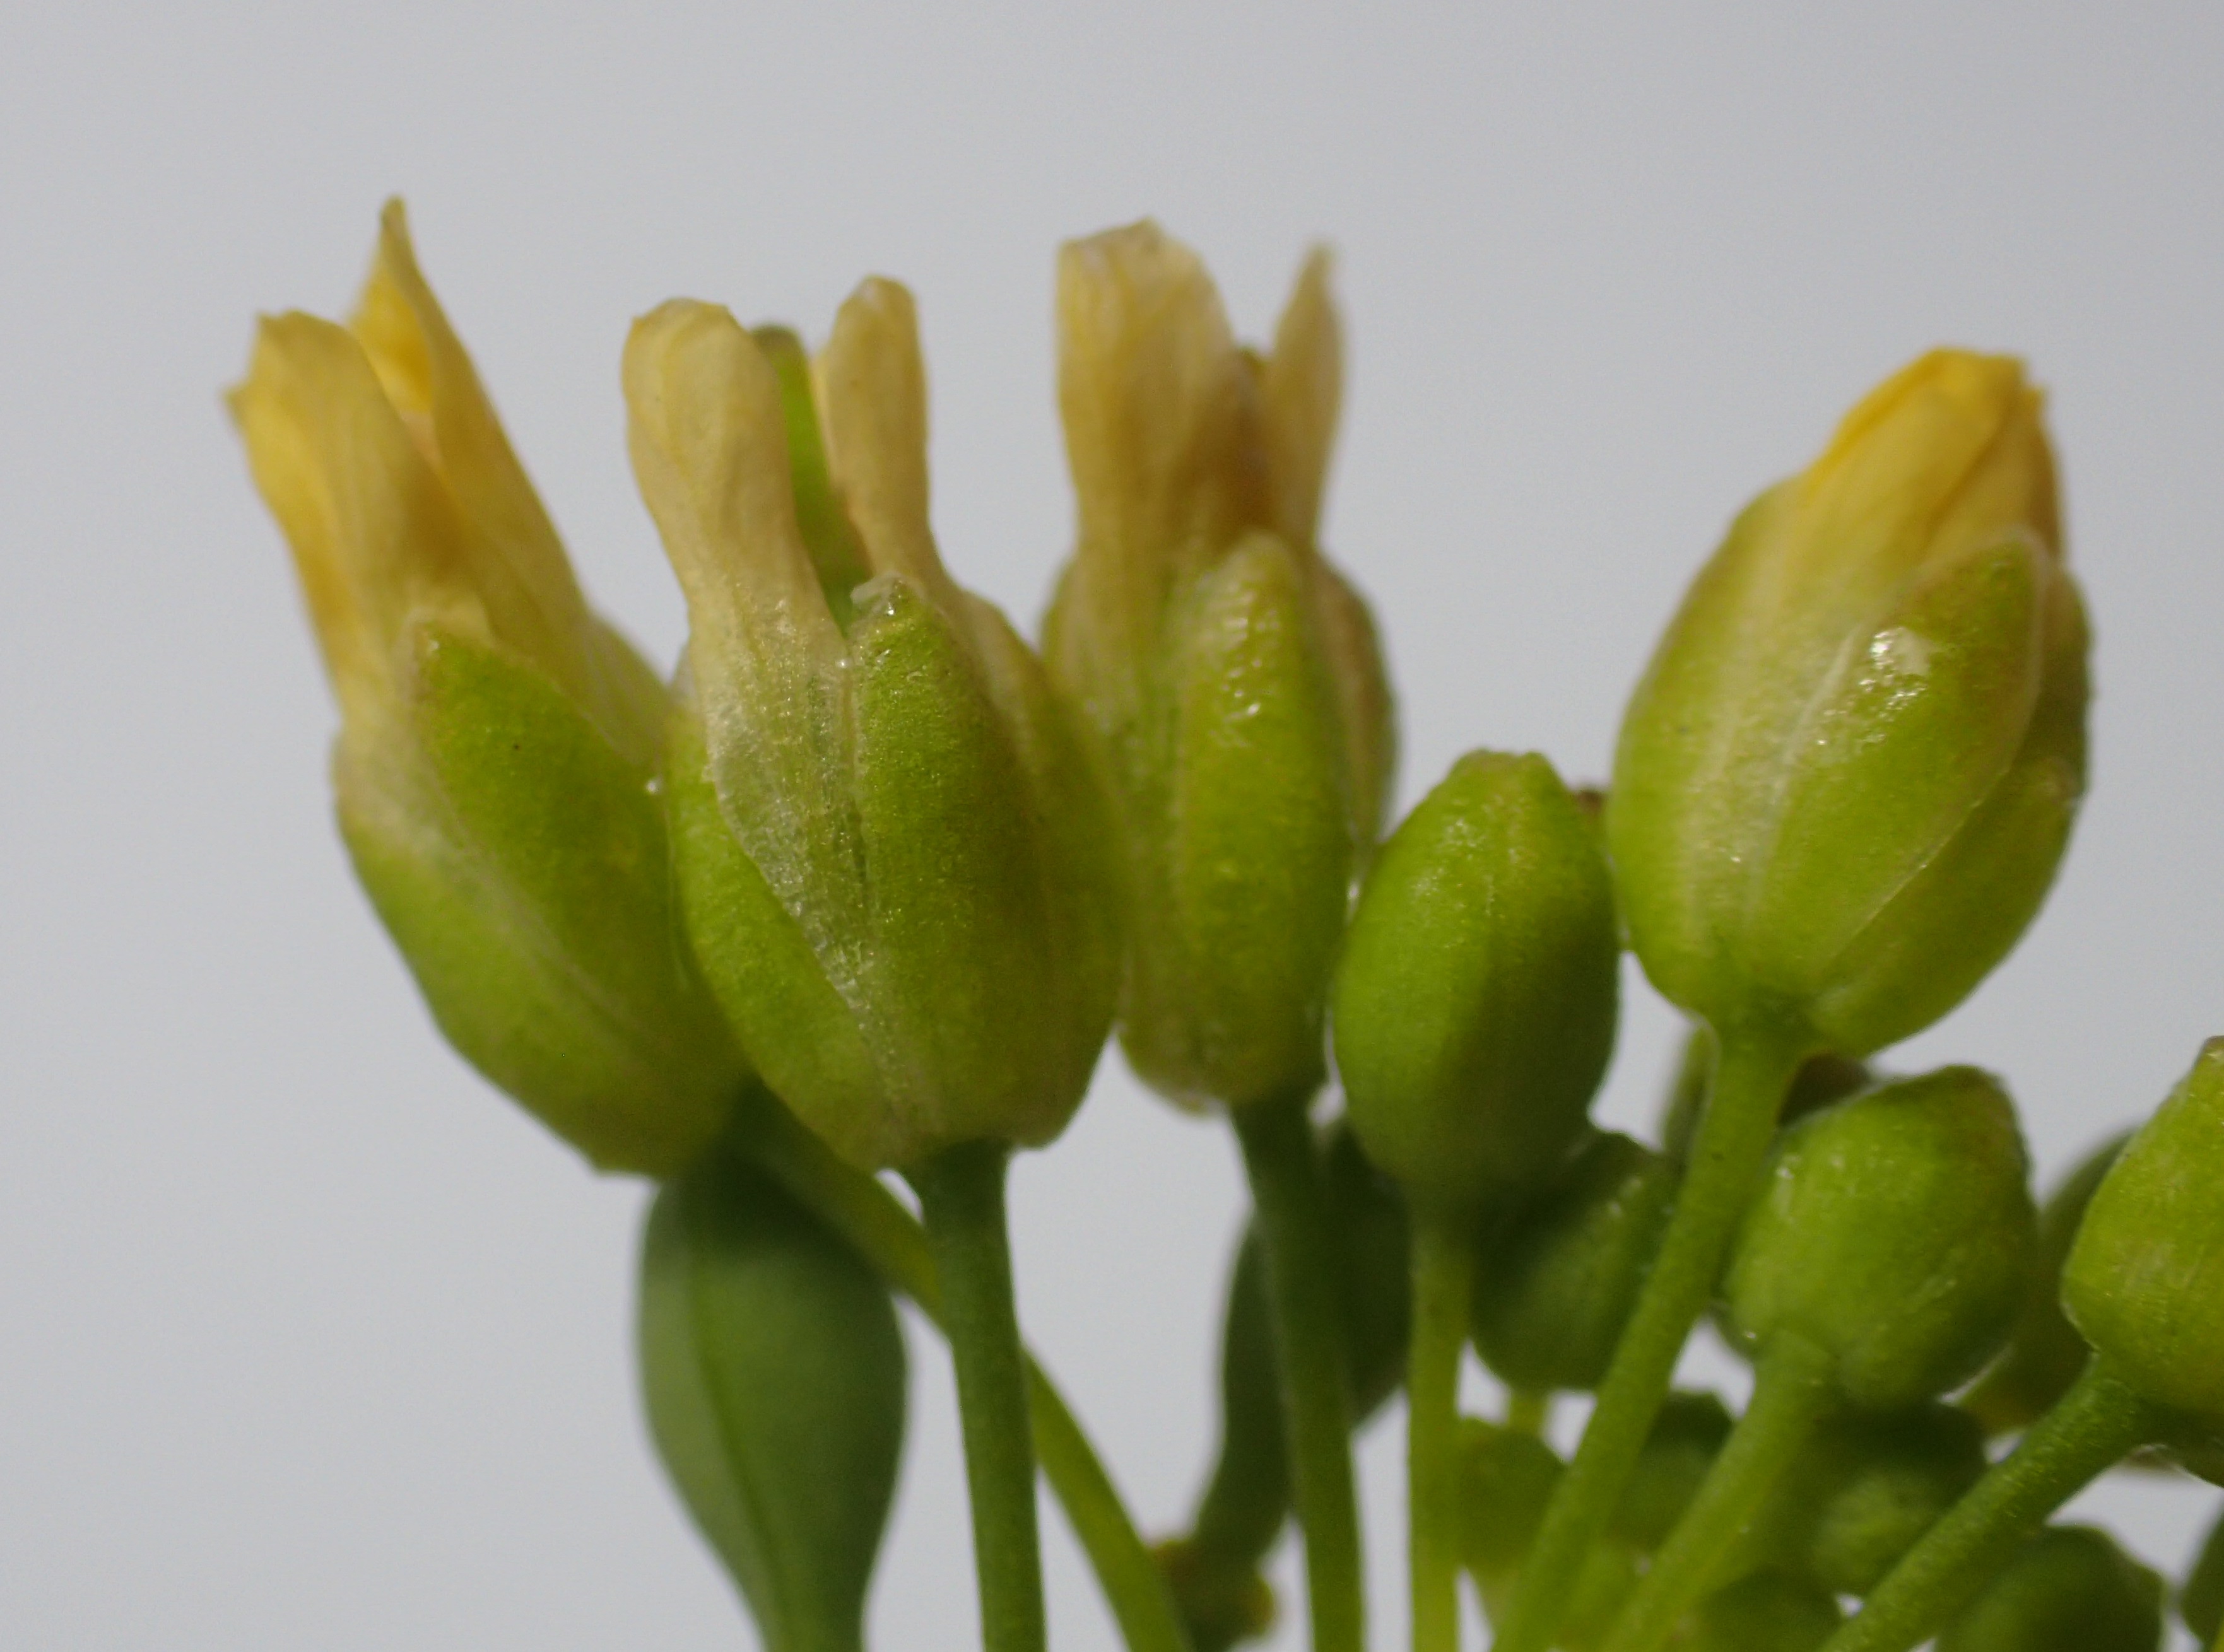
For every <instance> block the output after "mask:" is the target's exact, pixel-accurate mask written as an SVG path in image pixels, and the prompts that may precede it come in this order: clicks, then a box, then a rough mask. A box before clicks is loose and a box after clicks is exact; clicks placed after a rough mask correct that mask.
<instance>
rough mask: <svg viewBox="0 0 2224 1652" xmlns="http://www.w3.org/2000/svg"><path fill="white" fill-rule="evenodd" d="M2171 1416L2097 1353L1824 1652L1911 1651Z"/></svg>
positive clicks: (1894, 1569)
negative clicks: (2022, 1545) (2053, 1517)
mask: <svg viewBox="0 0 2224 1652" xmlns="http://www.w3.org/2000/svg"><path fill="white" fill-rule="evenodd" d="M2165 1422H2166V1419H2165V1418H2164V1416H2163V1415H2162V1414H2161V1412H2160V1411H2159V1410H2158V1409H2157V1408H2155V1407H2154V1406H2151V1405H2150V1404H2148V1403H2147V1402H2146V1401H2145V1400H2143V1399H2141V1398H2140V1397H2139V1396H2138V1395H2137V1394H2134V1393H2133V1392H2132V1390H2130V1389H2129V1388H2127V1387H2126V1386H2125V1384H2123V1382H2122V1381H2121V1380H2120V1379H2119V1378H2117V1377H2115V1376H2114V1375H2113V1373H2112V1372H2111V1371H2109V1370H2108V1369H2107V1361H2106V1360H2104V1359H2100V1358H2098V1357H2097V1356H2096V1357H2095V1358H2094V1359H2092V1360H2091V1361H2090V1362H2089V1363H2088V1365H2086V1367H2085V1374H2084V1375H2083V1376H2082V1377H2080V1378H2078V1379H2077V1382H2076V1385H2075V1386H2073V1387H2072V1388H2071V1389H2070V1390H2069V1392H2068V1393H2067V1394H2065V1395H2063V1397H2062V1398H2061V1399H2060V1401H2059V1402H2057V1403H2056V1405H2055V1407H2054V1409H2052V1410H2050V1411H2049V1412H2048V1413H2047V1414H2046V1415H2045V1416H2043V1417H2041V1418H2039V1420H2038V1422H2034V1423H2032V1424H2031V1428H2030V1431H2029V1432H2028V1433H2026V1434H2025V1435H2024V1437H2023V1441H2022V1443H2021V1444H2019V1445H2018V1446H2017V1447H2016V1448H2015V1450H2014V1451H2013V1452H2012V1453H2010V1454H2009V1455H2008V1456H2007V1457H2006V1458H2005V1459H2003V1460H2001V1461H2000V1462H1998V1463H1996V1464H1994V1465H1993V1467H1992V1469H1991V1471H1990V1472H1987V1474H1986V1476H1985V1478H1984V1479H1981V1480H1979V1481H1978V1482H1977V1484H1976V1485H1975V1486H1974V1488H1972V1489H1971V1491H1969V1493H1968V1496H1966V1497H1964V1498H1962V1500H1961V1501H1960V1502H1959V1503H1957V1504H1955V1505H1954V1506H1953V1507H1952V1508H1951V1509H1949V1510H1947V1511H1946V1513H1945V1514H1944V1515H1943V1516H1942V1517H1941V1518H1940V1520H1939V1522H1938V1523H1937V1525H1935V1526H1933V1527H1931V1529H1930V1530H1929V1531H1928V1532H1926V1533H1924V1535H1923V1538H1922V1540H1921V1541H1920V1542H1918V1543H1917V1544H1916V1545H1915V1547H1914V1548H1911V1549H1910V1550H1908V1552H1907V1553H1906V1554H1904V1555H1902V1556H1901V1557H1900V1561H1899V1565H1897V1566H1895V1567H1892V1572H1891V1574H1890V1575H1889V1576H1887V1577H1886V1579H1885V1580H1884V1581H1883V1582H1882V1583H1880V1584H1879V1585H1878V1586H1876V1589H1875V1591H1874V1592H1873V1593H1872V1594H1871V1595H1870V1596H1869V1598H1868V1599H1867V1602H1866V1603H1865V1604H1864V1605H1862V1607H1861V1612H1860V1614H1859V1615H1858V1616H1856V1617H1854V1619H1853V1621H1852V1622H1850V1623H1848V1624H1847V1625H1846V1626H1845V1627H1844V1628H1843V1629H1841V1630H1839V1631H1838V1632H1837V1633H1836V1634H1835V1635H1834V1636H1831V1637H1830V1638H1829V1641H1828V1642H1826V1643H1824V1644H1823V1652H1909V1649H1911V1648H1912V1647H1915V1646H1918V1645H1919V1644H1921V1643H1923V1642H1924V1640H1926V1639H1927V1638H1929V1636H1931V1635H1932V1634H1933V1633H1935V1632H1936V1631H1937V1629H1938V1628H1939V1626H1940V1625H1941V1624H1944V1623H1945V1622H1946V1621H1947V1620H1948V1619H1949V1618H1950V1617H1953V1615H1954V1614H1955V1612H1956V1611H1959V1610H1961V1608H1962V1606H1964V1605H1968V1602H1969V1601H1970V1599H1972V1598H1974V1596H1975V1594H1976V1592H1977V1591H1978V1590H1979V1589H1981V1588H1982V1587H1983V1586H1984V1584H1985V1582H1986V1581H1987V1579H1989V1578H1990V1577H1991V1576H1992V1575H1993V1573H1995V1572H1997V1571H1998V1570H1999V1569H2000V1566H2001V1564H2002V1563H2003V1562H2005V1561H2006V1560H2007V1558H2008V1556H2009V1555H2010V1554H2012V1552H2013V1551H2014V1549H2015V1546H2016V1545H2017V1544H2018V1543H2019V1542H2022V1541H2023V1540H2024V1539H2025V1538H2026V1537H2028V1536H2029V1535H2031V1533H2032V1532H2034V1531H2036V1530H2038V1528H2039V1526H2040V1525H2041V1524H2042V1523H2044V1521H2045V1520H2046V1517H2047V1516H2049V1515H2050V1514H2052V1513H2053V1512H2054V1511H2055V1510H2057V1509H2058V1508H2060V1507H2061V1506H2062V1505H2063V1504H2064V1503H2066V1502H2068V1501H2069V1499H2070V1498H2073V1497H2075V1496H2076V1494H2077V1493H2078V1492H2079V1491H2082V1490H2083V1489H2084V1488H2085V1486H2087V1485H2089V1484H2090V1483H2091V1482H2092V1481H2093V1479H2094V1478H2095V1477H2096V1476H2098V1475H2099V1474H2101V1472H2103V1471H2104V1470H2106V1469H2107V1468H2109V1467H2111V1466H2113V1465H2114V1464H2115V1463H2117V1462H2120V1460H2122V1459H2123V1458H2124V1457H2125V1455H2126V1453H2130V1452H2131V1451H2132V1450H2134V1449H2136V1448H2137V1447H2139V1446H2142V1445H2146V1444H2149V1443H2151V1442H2152V1441H2156V1440H2158V1439H2159V1438H2160V1437H2161V1436H2162V1434H2164V1424H2165Z"/></svg>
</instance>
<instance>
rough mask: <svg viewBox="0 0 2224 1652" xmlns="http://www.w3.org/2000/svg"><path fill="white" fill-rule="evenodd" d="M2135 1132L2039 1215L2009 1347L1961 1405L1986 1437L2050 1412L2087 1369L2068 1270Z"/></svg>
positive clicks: (2110, 1145)
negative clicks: (2067, 1304)
mask: <svg viewBox="0 0 2224 1652" xmlns="http://www.w3.org/2000/svg"><path fill="white" fill-rule="evenodd" d="M2130 1139H2131V1137H2130V1135H2129V1134H2128V1133H2126V1134H2124V1135H2121V1136H2118V1137H2115V1138H2113V1139H2112V1140H2110V1141H2107V1142H2106V1143H2104V1144H2101V1146H2100V1147H2098V1148H2096V1149H2095V1150H2094V1151H2093V1153H2092V1154H2091V1155H2090V1156H2089V1157H2087V1158H2086V1159H2085V1160H2084V1162H2083V1163H2080V1164H2079V1165H2078V1166H2077V1168H2076V1170H2072V1171H2070V1173H2069V1175H2068V1176H2064V1177H2063V1180H2062V1183H2061V1185H2060V1186H2059V1187H2057V1188H2056V1189H2055V1190H2054V1192H2053V1193H2052V1195H2050V1196H2049V1197H2048V1199H2047V1201H2046V1204H2045V1206H2044V1207H2043V1208H2042V1209H2041V1210H2040V1212H2039V1215H2038V1258H2037V1261H2036V1263H2035V1264H2034V1265H2033V1267H2032V1269H2031V1283H2030V1285H2029V1287H2028V1288H2027V1289H2025V1292H2024V1300H2023V1307H2022V1308H2021V1309H2019V1311H2018V1313H2017V1315H2016V1322H2015V1328H2014V1329H2012V1331H2010V1332H2009V1333H2008V1346H2007V1352H2005V1353H2003V1354H2002V1355H2001V1356H2000V1360H1999V1362H1998V1363H1997V1364H1995V1365H1993V1368H1992V1370H1990V1371H1987V1372H1986V1373H1985V1379H1984V1380H1983V1381H1982V1382H1981V1383H1979V1384H1977V1386H1976V1387H1975V1388H1974V1389H1973V1390H1971V1391H1970V1392H1969V1394H1968V1396H1967V1397H1965V1398H1964V1399H1963V1400H1962V1404H1963V1405H1964V1406H1965V1407H1967V1408H1968V1410H1969V1411H1970V1412H1971V1413H1972V1414H1973V1415H1974V1416H1975V1417H1976V1419H1977V1420H1978V1421H1979V1422H1981V1423H1982V1424H1984V1427H1985V1432H1986V1433H1987V1434H2011V1433H2013V1432H2014V1431H2015V1430H2017V1429H2019V1428H2027V1427H2029V1426H2030V1425H2031V1423H2033V1422H2037V1421H2038V1419H2039V1418H2040V1417H2042V1416H2045V1415H2046V1413H2047V1412H2048V1411H2050V1410H2051V1409H2053V1407H2054V1403H2055V1402H2056V1401H2057V1400H2058V1399H2060V1398H2061V1397H2063V1395H2064V1394H2067V1393H2068V1392H2069V1385H2070V1384H2072V1383H2074V1382H2076V1380H2077V1375H2078V1373H2079V1372H2080V1371H2083V1370H2084V1369H2085V1362H2086V1361H2087V1360H2088V1359H2090V1358H2091V1357H2092V1353H2093V1351H2092V1350H2091V1349H2090V1348H2088V1347H2087V1346H2085V1339H2084V1338H2083V1337H2082V1336H2080V1335H2078V1334H2077V1327H2076V1326H2074V1325H2072V1324H2070V1322H2069V1315H2066V1314H2064V1313H2063V1311H2062V1269H2063V1264H2065V1263H2066V1262H2068V1261H2069V1247H2070V1245H2072V1244H2073V1243H2075V1242H2076V1238H2077V1229H2078V1227H2079V1226H2080V1225H2081V1224H2082V1222H2083V1221H2084V1220H2085V1207H2087V1206H2088V1205H2089V1204H2091V1203H2092V1201H2093V1195H2094V1193H2095V1192H2096V1191H2097V1190H2098V1189H2099V1188H2100V1186H2101V1177H2102V1176H2106V1175H2107V1173H2108V1167H2109V1166H2110V1165H2112V1164H2113V1163H2115V1162H2116V1156H2117V1155H2118V1154H2119V1153H2120V1152H2122V1151H2124V1144H2125V1143H2126V1142H2128V1141H2129V1140H2130Z"/></svg>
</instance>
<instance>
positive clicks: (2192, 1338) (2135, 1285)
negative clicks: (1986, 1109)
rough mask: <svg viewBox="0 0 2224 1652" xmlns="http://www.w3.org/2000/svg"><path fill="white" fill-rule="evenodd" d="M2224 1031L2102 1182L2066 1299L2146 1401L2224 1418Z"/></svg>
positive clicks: (2207, 1418)
mask: <svg viewBox="0 0 2224 1652" xmlns="http://www.w3.org/2000/svg"><path fill="white" fill-rule="evenodd" d="M2220 1188H2224V1038H2211V1039H2210V1040H2209V1041H2208V1044H2205V1045H2203V1046H2202V1050H2201V1055H2200V1057H2199V1058H2198V1059H2197V1060H2196V1061H2195V1062H2194V1063H2193V1069H2192V1071H2190V1072H2189V1073H2188V1074H2187V1075H2185V1077H2184V1078H2183V1080H2182V1081H2180V1082H2179V1084H2178V1086H2177V1089H2176V1090H2174V1091H2172V1092H2171V1093H2170V1099H2169V1100H2166V1101H2164V1103H2163V1104H2162V1107H2161V1110H2160V1111H2158V1113H2156V1114H2155V1116H2154V1117H2153V1118H2151V1119H2149V1120H2147V1122H2146V1123H2145V1125H2144V1126H2142V1127H2141V1128H2140V1130H2139V1133H2138V1134H2137V1135H2135V1136H2133V1137H2132V1139H2131V1141H2130V1143H2129V1144H2127V1145H2126V1147H2125V1148H2124V1150H2123V1151H2122V1153H2121V1154H2120V1155H2119V1156H2118V1157H2117V1159H2116V1162H2115V1163H2114V1164H2113V1166H2112V1167H2111V1168H2110V1169H2109V1170H2108V1173H2107V1176H2104V1177H2103V1178H2102V1179H2101V1185H2100V1188H2099V1189H2098V1190H2097V1191H2095V1192H2094V1195H2093V1202H2092V1203H2091V1204H2090V1205H2089V1206H2088V1207H2087V1208H2086V1211H2085V1220H2084V1222H2083V1224H2082V1226H2080V1227H2079V1228H2078V1230H2077V1239H2076V1243H2075V1244H2074V1245H2072V1246H2071V1247H2070V1252H2069V1262H2068V1263H2067V1264H2065V1265H2064V1267H2063V1273H2062V1305H2063V1308H2066V1309H2068V1310H2069V1319H2070V1322H2071V1323H2072V1324H2074V1325H2075V1326H2076V1327H2077V1329H2078V1331H2079V1332H2080V1333H2081V1334H2082V1335H2083V1336H2084V1338H2085V1340H2086V1341H2087V1342H2088V1343H2090V1344H2091V1345H2092V1346H2093V1347H2094V1349H2095V1350H2096V1351H2097V1352H2099V1353H2100V1354H2101V1357H2102V1358H2103V1359H2106V1360H2107V1362H2108V1365H2109V1368H2110V1369H2111V1370H2112V1371H2113V1372H2114V1373H2115V1375H2116V1376H2117V1377H2118V1378H2120V1379H2121V1380H2122V1381H2124V1382H2125V1383H2126V1384H2130V1386H2131V1387H2132V1389H2134V1390H2137V1391H2138V1393H2139V1395H2140V1397H2143V1398H2145V1399H2146V1400H2149V1401H2151V1402H2152V1403H2155V1404H2158V1405H2164V1406H2168V1407H2170V1408H2171V1409H2175V1410H2178V1411H2183V1412H2185V1413H2188V1414H2189V1415H2190V1416H2192V1417H2194V1418H2196V1419H2197V1420H2199V1421H2200V1422H2202V1423H2205V1424H2208V1425H2209V1426H2211V1427H2215V1426H2220V1425H2224V1200H2220V1199H2219V1198H2218V1196H2217V1190H2218V1189H2220Z"/></svg>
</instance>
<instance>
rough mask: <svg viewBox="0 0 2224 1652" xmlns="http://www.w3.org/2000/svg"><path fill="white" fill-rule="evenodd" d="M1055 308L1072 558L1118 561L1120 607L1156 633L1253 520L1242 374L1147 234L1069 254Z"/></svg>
mask: <svg viewBox="0 0 2224 1652" xmlns="http://www.w3.org/2000/svg"><path fill="white" fill-rule="evenodd" d="M1058 335H1059V337H1058V343H1059V354H1058V406H1059V409H1060V411H1061V412H1062V413H1063V414H1064V416H1065V439H1066V453H1067V457H1068V459H1069V462H1070V463H1071V466H1072V470H1073V481H1074V491H1075V493H1076V495H1077V499H1078V503H1079V508H1080V517H1081V541H1082V545H1081V551H1082V555H1083V557H1084V558H1090V557H1091V556H1094V555H1108V556H1111V557H1115V558H1118V559H1119V561H1120V562H1121V564H1122V566H1123V571H1124V574H1125V578H1126V580H1127V581H1128V583H1130V584H1131V586H1132V589H1131V590H1130V591H1129V593H1128V596H1129V602H1128V603H1123V604H1122V606H1123V607H1126V606H1131V605H1132V606H1134V607H1135V608H1139V609H1140V611H1141V612H1143V613H1147V614H1149V615H1151V618H1152V621H1153V622H1155V609H1156V607H1157V603H1158V600H1159V596H1161V595H1162V594H1163V592H1164V591H1165V590H1166V589H1168V588H1169V587H1170V586H1171V585H1172V583H1175V582H1177V581H1178V580H1179V579H1180V578H1182V577H1184V576H1185V575H1186V574H1188V573H1191V572H1194V571H1197V570H1198V569H1200V568H1202V567H1204V566H1205V565H1208V564H1210V562H1212V561H1213V560H1215V559H1216V558H1218V557H1219V556H1220V555H1222V554H1223V553H1224V552H1226V550H1227V548H1228V547H1229V545H1232V544H1233V543H1234V542H1235V539H1236V538H1237V537H1238V536H1239V534H1240V533H1241V532H1242V529H1243V528H1244V527H1246V526H1251V525H1253V524H1254V523H1258V522H1261V521H1263V520H1265V515H1266V513H1265V509H1264V505H1265V498H1264V495H1265V480H1266V479H1265V476H1263V474H1262V471H1263V469H1264V467H1263V464H1262V463H1261V455H1260V452H1259V451H1258V450H1259V443H1258V439H1257V426H1258V410H1257V406H1256V399H1257V391H1256V387H1255V385H1254V381H1253V375H1252V373H1251V371H1250V369H1248V367H1247V366H1246V364H1245V363H1244V361H1243V359H1242V355H1241V353H1240V352H1239V351H1238V350H1237V349H1236V347H1235V340H1234V338H1233V337H1232V336H1231V335H1230V333H1229V326H1228V318H1227V315H1226V313H1225V312H1224V311H1223V309H1222V307H1221V303H1220V294H1219V293H1218V292H1217V290H1216V288H1215V287H1213V284H1212V279H1211V277H1210V275H1208V274H1206V273H1205V269H1204V265H1203V263H1201V262H1199V261H1198V259H1197V255H1196V254H1195V253H1193V252H1191V250H1190V249H1188V248H1186V247H1185V246H1183V245H1182V244H1181V243H1179V242H1177V241H1174V240H1172V239H1171V238H1170V237H1168V236H1166V235H1165V234H1164V233H1163V232H1161V231H1160V230H1159V228H1158V226H1157V225H1156V224H1149V223H1143V224H1132V225H1130V226H1128V228H1126V229H1121V230H1108V231H1106V232H1105V233H1103V234H1102V235H1097V236H1090V238H1089V239H1087V240H1085V241H1075V242H1069V243H1067V244H1066V245H1065V248H1064V249H1062V250H1061V251H1060V254H1059V257H1058ZM1099 547H1101V549H1100V548H1099Z"/></svg>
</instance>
